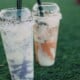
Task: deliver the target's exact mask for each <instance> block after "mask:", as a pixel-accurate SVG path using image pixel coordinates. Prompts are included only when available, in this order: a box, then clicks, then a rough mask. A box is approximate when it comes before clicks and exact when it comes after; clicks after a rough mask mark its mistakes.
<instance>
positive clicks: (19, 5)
mask: <svg viewBox="0 0 80 80" xmlns="http://www.w3.org/2000/svg"><path fill="white" fill-rule="evenodd" d="M21 9H22V0H17V16H18V19H21Z"/></svg>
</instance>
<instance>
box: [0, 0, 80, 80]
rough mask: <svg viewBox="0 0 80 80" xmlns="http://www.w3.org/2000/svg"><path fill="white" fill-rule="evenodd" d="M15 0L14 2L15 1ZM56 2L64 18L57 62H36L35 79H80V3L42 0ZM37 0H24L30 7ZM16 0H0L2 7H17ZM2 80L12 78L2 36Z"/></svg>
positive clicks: (67, 0) (0, 57) (62, 0)
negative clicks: (40, 63)
mask: <svg viewBox="0 0 80 80" xmlns="http://www.w3.org/2000/svg"><path fill="white" fill-rule="evenodd" d="M13 1H14V2H13ZM42 1H50V2H56V3H58V4H59V6H60V8H61V13H62V15H63V19H62V20H61V24H60V29H59V38H58V46H57V53H56V62H55V65H53V66H52V67H40V66H39V65H38V64H37V63H36V62H35V65H34V68H35V79H34V80H80V5H77V4H76V2H75V1H76V0H42ZM35 2H36V1H35V0H23V6H28V7H29V8H30V9H31V7H32V6H33V4H34V3H35ZM15 6H16V0H0V9H2V8H8V7H15ZM0 64H3V65H4V66H2V67H0V80H11V78H10V74H9V70H8V67H7V61H6V57H5V53H4V49H3V45H2V40H1V38H0Z"/></svg>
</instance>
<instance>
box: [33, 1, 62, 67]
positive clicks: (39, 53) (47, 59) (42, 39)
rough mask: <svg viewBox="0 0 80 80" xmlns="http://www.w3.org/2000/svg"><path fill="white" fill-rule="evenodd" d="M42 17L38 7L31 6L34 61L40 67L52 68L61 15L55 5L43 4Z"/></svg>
mask: <svg viewBox="0 0 80 80" xmlns="http://www.w3.org/2000/svg"><path fill="white" fill-rule="evenodd" d="M42 7H43V13H44V16H43V17H40V16H39V10H38V5H37V4H35V5H34V6H33V12H32V15H33V19H34V20H35V25H34V44H35V56H36V61H37V62H38V63H39V64H40V65H41V66H52V65H53V64H54V62H55V57H56V48H57V40H58V30H59V24H60V20H61V19H62V15H61V13H60V8H59V6H58V5H57V4H56V3H49V2H43V3H42Z"/></svg>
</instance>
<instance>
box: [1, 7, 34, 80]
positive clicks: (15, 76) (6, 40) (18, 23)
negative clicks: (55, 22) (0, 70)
mask: <svg viewBox="0 0 80 80" xmlns="http://www.w3.org/2000/svg"><path fill="white" fill-rule="evenodd" d="M17 17H18V16H17V9H16V8H8V9H3V10H1V12H0V33H1V37H2V40H3V45H4V50H5V54H6V58H7V61H8V65H9V70H10V74H11V78H12V80H33V78H34V68H33V24H34V22H33V20H32V18H31V12H30V10H29V9H28V8H22V12H21V19H20V20H19V19H18V18H17Z"/></svg>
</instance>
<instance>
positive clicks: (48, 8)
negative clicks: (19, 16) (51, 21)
mask: <svg viewBox="0 0 80 80" xmlns="http://www.w3.org/2000/svg"><path fill="white" fill-rule="evenodd" d="M42 7H43V12H44V13H46V12H47V13H50V14H53V13H56V12H60V8H59V6H58V5H57V4H56V3H49V2H43V3H42ZM37 11H38V12H39V9H38V4H37V3H36V4H35V5H34V6H33V12H37Z"/></svg>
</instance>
